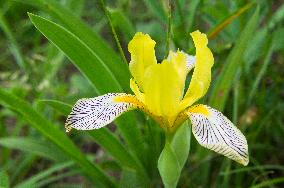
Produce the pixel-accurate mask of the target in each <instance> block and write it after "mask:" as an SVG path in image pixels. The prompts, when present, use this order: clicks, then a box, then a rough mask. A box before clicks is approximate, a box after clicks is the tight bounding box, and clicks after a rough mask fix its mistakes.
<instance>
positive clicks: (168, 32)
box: [165, 0, 172, 58]
mask: <svg viewBox="0 0 284 188" xmlns="http://www.w3.org/2000/svg"><path fill="white" fill-rule="evenodd" d="M171 28H172V1H171V0H169V1H168V28H167V43H166V52H165V58H167V56H168V53H169V49H170V40H171Z"/></svg>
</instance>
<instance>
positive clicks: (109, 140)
mask: <svg viewBox="0 0 284 188" xmlns="http://www.w3.org/2000/svg"><path fill="white" fill-rule="evenodd" d="M40 102H42V103H46V104H47V105H50V106H51V107H53V108H54V109H56V110H58V111H60V112H61V113H62V114H63V115H66V116H67V115H68V114H69V113H70V111H71V108H72V106H70V105H69V104H66V103H63V102H60V101H56V100H41V101H40ZM88 133H89V135H90V136H91V137H92V138H93V139H94V140H95V141H96V143H98V144H99V145H100V146H101V147H103V148H104V149H105V150H106V151H107V152H108V153H109V154H110V155H111V156H112V157H113V158H114V159H115V160H117V161H118V162H119V163H120V164H121V165H122V166H123V167H126V168H128V169H134V170H136V171H137V172H135V173H138V174H139V177H142V179H143V180H142V181H145V183H146V184H147V182H148V181H149V179H148V177H147V173H146V171H145V169H144V167H143V166H142V164H141V162H140V161H138V160H137V158H135V157H134V156H133V155H132V154H131V153H130V152H128V151H127V149H126V148H125V147H124V146H123V145H122V143H121V142H120V141H119V139H118V138H117V136H115V135H114V134H113V133H112V132H110V131H109V130H108V129H107V128H101V129H98V130H93V131H88ZM0 143H1V142H0Z"/></svg>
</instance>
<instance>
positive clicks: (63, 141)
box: [0, 88, 115, 187]
mask: <svg viewBox="0 0 284 188" xmlns="http://www.w3.org/2000/svg"><path fill="white" fill-rule="evenodd" d="M0 103H1V104H3V105H5V106H8V107H10V108H12V109H14V110H15V111H17V112H18V113H20V114H21V115H22V116H23V118H24V119H26V120H27V121H28V122H29V123H30V125H31V126H32V127H33V128H35V129H36V130H37V131H39V132H40V133H41V134H42V135H43V136H44V137H46V138H47V139H48V140H50V141H51V142H53V143H54V144H55V145H57V147H58V148H60V149H61V150H62V151H63V152H64V153H65V154H66V157H68V158H70V159H73V160H74V161H75V162H76V164H77V165H78V166H79V167H80V168H81V169H82V170H83V172H84V173H85V174H86V175H87V176H88V177H89V178H90V180H91V181H92V182H93V183H94V184H96V185H98V186H106V187H115V184H114V182H113V181H112V180H111V179H109V178H108V177H107V176H106V175H105V174H104V173H103V172H102V170H101V169H100V168H99V167H97V166H96V165H94V164H92V163H91V162H90V161H89V160H88V159H87V158H86V157H85V155H83V154H82V153H81V151H80V150H79V149H78V148H77V147H76V146H75V145H74V144H73V142H72V141H71V140H70V139H69V138H68V137H67V136H66V134H65V133H64V132H63V131H61V130H59V129H58V128H57V127H56V126H54V125H53V124H52V123H51V122H49V121H48V120H46V119H45V118H44V117H43V116H41V115H40V114H39V113H38V112H37V111H35V110H34V109H33V108H32V107H30V105H29V104H28V103H27V102H25V101H23V100H22V99H20V98H18V97H16V96H14V95H13V94H11V93H8V92H7V91H4V90H3V89H1V88H0Z"/></svg>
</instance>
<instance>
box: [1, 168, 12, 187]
mask: <svg viewBox="0 0 284 188" xmlns="http://www.w3.org/2000/svg"><path fill="white" fill-rule="evenodd" d="M9 184H10V183H9V176H8V174H7V173H6V172H5V171H0V187H1V188H2V187H3V188H9V187H10V185H9Z"/></svg>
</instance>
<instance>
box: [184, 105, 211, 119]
mask: <svg viewBox="0 0 284 188" xmlns="http://www.w3.org/2000/svg"><path fill="white" fill-rule="evenodd" d="M188 112H190V113H199V114H203V115H204V116H206V117H207V116H209V110H208V109H207V108H206V107H205V106H204V105H195V106H193V107H190V108H189V109H188Z"/></svg>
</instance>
